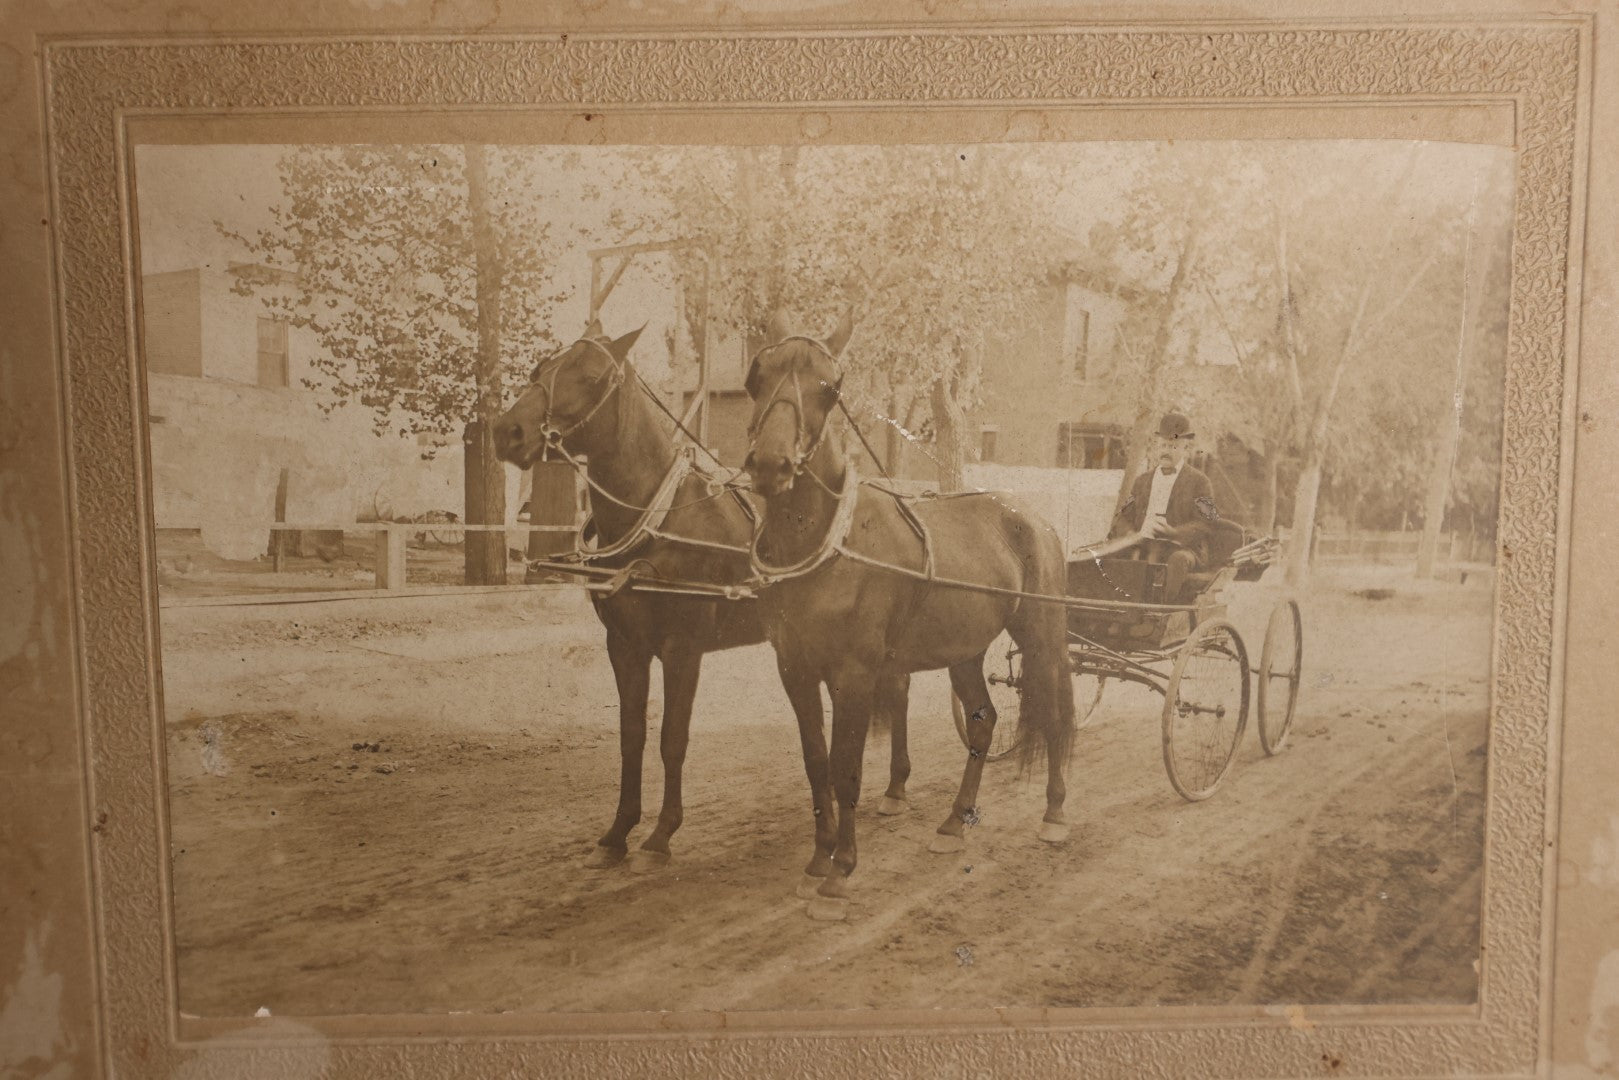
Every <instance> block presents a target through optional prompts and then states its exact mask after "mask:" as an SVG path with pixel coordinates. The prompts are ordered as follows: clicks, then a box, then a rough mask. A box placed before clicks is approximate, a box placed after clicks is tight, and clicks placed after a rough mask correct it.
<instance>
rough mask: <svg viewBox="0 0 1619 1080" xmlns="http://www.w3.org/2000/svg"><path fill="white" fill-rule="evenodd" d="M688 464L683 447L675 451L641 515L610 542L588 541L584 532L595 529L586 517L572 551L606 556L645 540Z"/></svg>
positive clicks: (661, 517) (589, 556) (657, 525)
mask: <svg viewBox="0 0 1619 1080" xmlns="http://www.w3.org/2000/svg"><path fill="white" fill-rule="evenodd" d="M691 468H692V463H691V457H690V455H689V454H687V453H685V452H684V451H682V452H681V453H678V454H676V455H675V460H674V462H673V464H671V465H670V467H669V471H668V472H666V473H664V475H663V482H662V483H661V484H659V485H658V490H657V491H656V492H654V493H653V495H652V501H651V502H650V503H648V504H647V508H646V509H645V510H643V511H642V512H641V516H640V517H639V518H637V519H636V522H635V524H634V525H632V526H631V527H630V528H629V530H628V531H626V532H625V533H624V535H623V536H621V537H619V538H618V539H617V540H615V541H613V542H612V543H611V544H605V545H600V544H592V543H591V542H590V540H589V539H588V538H587V535H586V534H587V532H589V533H594V531H595V530H594V528H593V527H592V522H591V521H590V520H586V522H585V527H584V528H581V529H580V530H579V535H578V537H577V538H576V539H575V540H574V551H575V552H577V553H578V555H579V557H580V558H581V559H609V558H612V557H613V556H615V555H623V554H624V553H625V552H627V551H629V550H631V549H632V548H636V547H639V546H640V545H641V544H643V543H645V542H646V541H647V540H648V539H650V538H651V537H652V536H654V535H656V534H657V531H658V529H659V528H661V527H662V525H663V522H664V519H665V518H667V517H668V516H669V507H670V503H671V502H672V500H673V499H674V494H675V491H676V490H678V489H679V487H680V483H681V481H682V480H684V479H686V477H687V476H689V475H690V474H691Z"/></svg>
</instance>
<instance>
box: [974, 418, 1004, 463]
mask: <svg viewBox="0 0 1619 1080" xmlns="http://www.w3.org/2000/svg"><path fill="white" fill-rule="evenodd" d="M1000 433H1001V429H1000V428H998V427H996V426H995V425H994V424H985V425H984V426H983V427H981V428H979V429H978V460H979V461H994V460H995V437H996V436H997V435H999V434H1000Z"/></svg>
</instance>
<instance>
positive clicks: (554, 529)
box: [269, 521, 579, 590]
mask: <svg viewBox="0 0 1619 1080" xmlns="http://www.w3.org/2000/svg"><path fill="white" fill-rule="evenodd" d="M269 531H270V532H271V533H272V534H276V533H306V532H308V533H354V532H361V533H374V534H375V535H376V537H377V547H376V556H375V565H374V570H375V573H376V583H377V584H376V587H377V588H378V589H386V590H398V589H403V588H404V587H405V578H406V568H405V546H406V543H407V540H408V538H409V537H410V536H413V535H415V534H418V533H440V534H442V533H463V534H464V533H469V532H472V533H491V532H498V533H512V532H522V533H569V534H572V533H575V532H578V531H579V527H578V526H577V525H529V524H525V523H523V522H517V523H515V524H512V525H468V524H464V523H462V522H459V521H349V522H339V523H332V522H322V523H316V524H310V523H306V522H288V521H276V522H272V523H270V525H269ZM271 557H272V558H273V560H274V563H273V566H274V569H275V571H276V572H277V573H280V572H281V570H282V569H283V567H284V565H285V555H284V553H283V550H282V545H281V544H279V543H272V544H271Z"/></svg>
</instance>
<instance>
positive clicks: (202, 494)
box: [147, 272, 520, 559]
mask: <svg viewBox="0 0 1619 1080" xmlns="http://www.w3.org/2000/svg"><path fill="white" fill-rule="evenodd" d="M163 276H165V277H176V278H178V277H179V276H180V275H163ZM194 280H195V281H196V283H197V294H198V296H199V297H200V310H201V323H200V325H201V328H202V329H201V335H200V341H201V344H202V354H201V361H202V372H203V373H202V375H201V376H200V377H196V376H188V375H171V374H164V373H162V372H159V371H154V372H152V373H150V374H149V376H148V379H147V394H148V414H149V416H150V417H151V418H152V425H151V447H152V462H151V464H152V505H153V514H154V518H155V521H156V525H157V527H158V528H160V529H166V528H187V529H200V530H201V532H202V537H203V541H204V543H205V544H206V545H207V546H208V548H209V549H210V550H212V551H214V552H215V553H216V554H218V555H221V556H223V557H226V558H232V559H249V558H253V557H255V556H258V555H260V554H262V553H263V552H264V551H265V548H266V543H267V537H268V530H267V526H268V525H269V523H270V522H272V521H273V520H274V519H275V513H274V511H275V493H276V484H277V482H278V480H279V477H280V473H281V470H282V469H286V470H288V485H287V510H286V519H287V520H288V521H290V522H294V523H304V524H309V525H319V524H333V525H337V524H345V523H348V522H353V521H356V520H363V519H365V518H369V517H372V516H373V515H381V516H384V517H404V516H414V515H416V514H420V513H423V512H425V511H428V510H450V511H453V512H454V513H456V514H458V515H462V514H464V498H463V492H462V469H463V464H462V451H461V446H460V443H459V441H452V443H451V444H450V445H449V446H445V447H440V448H437V450H436V451H435V453H434V456H433V459H432V460H431V461H427V460H423V458H422V453H423V451H424V450H425V449H427V447H425V446H423V445H421V444H419V443H418V440H417V439H416V438H414V437H407V438H401V437H400V436H399V435H398V434H397V433H389V434H385V435H382V436H378V435H377V434H376V433H375V432H374V429H373V426H372V419H371V414H370V413H369V411H367V410H365V409H364V408H362V407H359V406H356V405H352V404H351V405H348V406H345V407H343V408H339V409H337V410H335V411H333V412H332V413H330V414H327V413H324V412H322V411H321V409H320V407H319V403H320V398H319V397H318V395H317V394H316V393H315V392H313V391H310V390H308V389H305V388H304V387H303V386H302V384H301V382H300V379H301V378H302V377H304V376H306V375H308V374H310V373H311V364H310V360H311V357H312V356H314V355H315V353H314V350H315V348H316V343H315V341H314V340H312V339H311V338H310V337H309V335H308V334H307V333H305V332H301V331H298V330H296V329H294V330H292V331H291V332H290V333H289V335H288V346H287V351H288V381H289V382H290V384H291V385H290V386H288V387H263V386H259V385H258V338H257V319H258V317H259V316H260V315H261V314H262V313H263V311H264V308H263V306H262V304H261V302H260V301H259V300H257V299H256V298H253V297H245V296H238V295H236V294H234V293H232V292H231V290H230V282H231V279H230V277H229V276H228V275H227V274H223V273H216V272H201V273H200V274H198V275H196V276H195V278H194ZM149 352H150V350H149ZM519 484H520V477H519V474H517V473H516V471H515V470H508V476H507V520H508V521H511V520H515V515H516V513H517V510H518V508H519V505H520V504H519V502H518V497H517V496H518V490H519Z"/></svg>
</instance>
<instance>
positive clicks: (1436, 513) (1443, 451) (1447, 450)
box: [1417, 190, 1478, 578]
mask: <svg viewBox="0 0 1619 1080" xmlns="http://www.w3.org/2000/svg"><path fill="white" fill-rule="evenodd" d="M1477 206H1478V200H1477V191H1476V190H1475V192H1474V201H1473V205H1472V206H1470V207H1468V210H1467V242H1466V243H1465V244H1464V245H1463V246H1462V313H1461V317H1460V319H1459V321H1458V323H1457V326H1456V369H1455V376H1454V381H1453V383H1452V385H1451V400H1452V402H1453V403H1454V405H1453V407H1452V408H1450V409H1446V410H1445V412H1446V416H1445V421H1446V422H1445V423H1444V424H1443V425H1441V427H1440V429H1439V432H1438V434H1437V436H1436V437H1435V439H1434V449H1433V466H1432V469H1433V471H1432V472H1431V473H1429V475H1428V500H1427V505H1426V506H1424V508H1423V515H1422V540H1421V542H1420V543H1419V544H1418V545H1417V577H1419V578H1429V577H1433V571H1434V563H1435V562H1436V561H1437V560H1438V555H1439V534H1440V532H1441V531H1442V530H1443V528H1444V521H1445V506H1446V504H1447V503H1449V502H1450V474H1451V470H1452V469H1454V468H1455V467H1456V446H1457V444H1458V443H1459V442H1460V441H1461V435H1462V397H1463V394H1464V393H1465V390H1466V386H1467V308H1468V304H1467V300H1468V296H1469V294H1470V293H1471V292H1472V284H1473V221H1474V212H1475V210H1476V209H1477Z"/></svg>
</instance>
